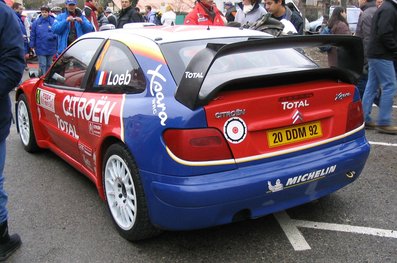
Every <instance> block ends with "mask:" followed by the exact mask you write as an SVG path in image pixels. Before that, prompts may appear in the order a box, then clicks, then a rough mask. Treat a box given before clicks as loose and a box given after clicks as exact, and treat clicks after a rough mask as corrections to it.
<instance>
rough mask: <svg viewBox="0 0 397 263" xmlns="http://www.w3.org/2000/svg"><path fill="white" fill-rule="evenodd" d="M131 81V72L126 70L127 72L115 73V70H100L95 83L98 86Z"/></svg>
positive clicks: (124, 83) (125, 83) (123, 83)
mask: <svg viewBox="0 0 397 263" xmlns="http://www.w3.org/2000/svg"><path fill="white" fill-rule="evenodd" d="M130 81H131V74H130V73H129V72H128V69H127V70H126V72H125V74H113V71H110V72H107V71H99V72H98V74H97V78H96V79H95V84H96V85H97V86H105V85H107V86H115V85H119V86H121V85H128V84H129V83H130Z"/></svg>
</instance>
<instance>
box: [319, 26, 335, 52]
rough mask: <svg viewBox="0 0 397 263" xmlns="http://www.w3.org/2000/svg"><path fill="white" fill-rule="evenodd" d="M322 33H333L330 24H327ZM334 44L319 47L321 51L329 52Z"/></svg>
mask: <svg viewBox="0 0 397 263" xmlns="http://www.w3.org/2000/svg"><path fill="white" fill-rule="evenodd" d="M320 35H332V31H331V29H330V28H329V27H328V26H325V27H324V28H323V29H322V30H321V31H320ZM331 48H332V46H331V45H326V46H322V47H319V49H320V52H328V51H331Z"/></svg>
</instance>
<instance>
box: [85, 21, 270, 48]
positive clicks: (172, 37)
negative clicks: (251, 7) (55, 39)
mask: <svg viewBox="0 0 397 263" xmlns="http://www.w3.org/2000/svg"><path fill="white" fill-rule="evenodd" d="M120 35H126V36H131V35H137V36H141V37H144V38H147V39H151V40H152V41H154V42H157V43H159V44H160V43H170V42H178V41H189V40H199V39H211V38H227V37H272V36H271V35H269V34H266V33H263V32H260V31H256V30H249V29H240V28H236V27H220V26H212V27H211V26H209V27H208V26H191V25H189V26H186V25H177V26H147V27H140V28H123V29H114V30H106V31H100V32H92V33H89V34H85V35H83V36H82V38H92V37H99V38H109V39H120Z"/></svg>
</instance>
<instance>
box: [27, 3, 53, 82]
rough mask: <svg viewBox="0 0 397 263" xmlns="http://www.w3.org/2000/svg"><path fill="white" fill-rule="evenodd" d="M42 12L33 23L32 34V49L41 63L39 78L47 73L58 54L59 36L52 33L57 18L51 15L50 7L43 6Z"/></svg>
mask: <svg viewBox="0 0 397 263" xmlns="http://www.w3.org/2000/svg"><path fill="white" fill-rule="evenodd" d="M40 11H41V15H40V16H39V18H37V19H36V20H35V21H34V22H33V25H32V31H31V34H30V47H31V48H33V49H34V50H35V51H36V55H37V58H38V61H39V76H41V75H43V74H44V73H46V72H47V70H48V69H49V68H50V66H51V64H52V58H53V56H54V55H55V54H56V53H57V36H56V35H55V34H54V32H52V25H53V24H54V21H55V18H54V17H53V16H52V15H50V8H49V7H48V6H42V7H41V8H40Z"/></svg>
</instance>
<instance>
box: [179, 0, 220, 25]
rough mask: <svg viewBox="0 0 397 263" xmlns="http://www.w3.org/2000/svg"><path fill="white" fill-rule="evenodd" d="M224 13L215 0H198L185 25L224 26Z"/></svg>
mask: <svg viewBox="0 0 397 263" xmlns="http://www.w3.org/2000/svg"><path fill="white" fill-rule="evenodd" d="M222 17H223V15H222V14H221V12H220V11H219V10H218V8H217V7H216V6H215V4H214V0H197V1H196V4H195V6H194V8H193V10H192V11H190V13H189V14H188V15H187V16H186V18H185V22H184V24H185V25H205V26H207V25H209V26H210V25H212V26H224V25H225V22H224V21H223V18H222Z"/></svg>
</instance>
